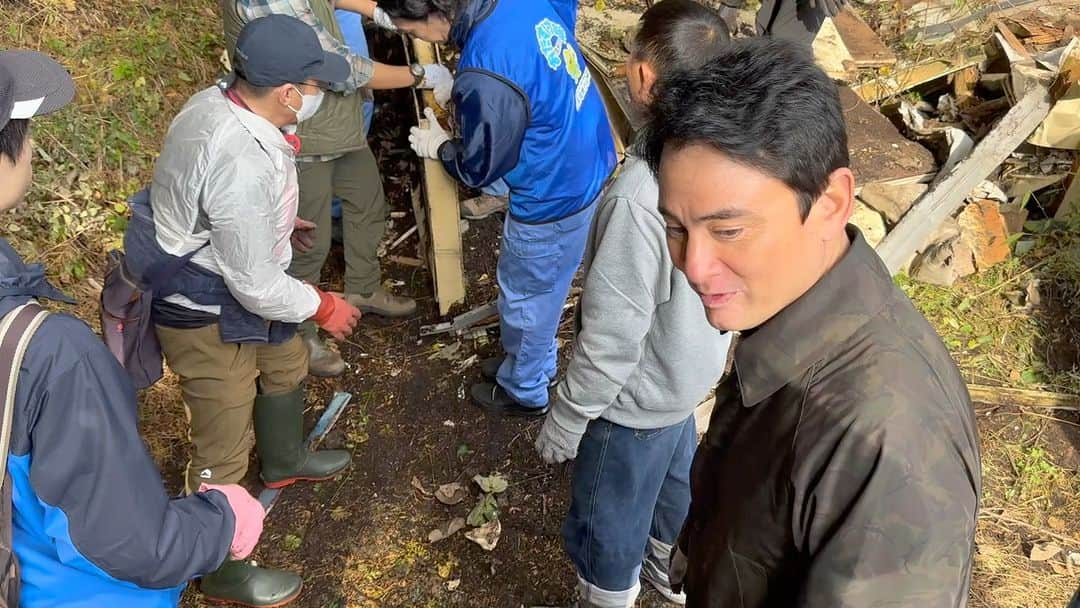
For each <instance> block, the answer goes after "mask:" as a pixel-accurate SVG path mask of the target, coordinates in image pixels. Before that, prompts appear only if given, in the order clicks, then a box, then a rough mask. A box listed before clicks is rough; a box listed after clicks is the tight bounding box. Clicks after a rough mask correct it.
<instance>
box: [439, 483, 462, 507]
mask: <svg viewBox="0 0 1080 608" xmlns="http://www.w3.org/2000/svg"><path fill="white" fill-rule="evenodd" d="M468 497H469V490H468V488H466V487H465V486H464V485H462V484H460V483H458V482H456V481H455V482H454V483H447V484H443V485H441V486H439V489H438V490H435V498H437V499H438V500H439V502H441V503H443V504H444V505H456V504H458V503H460V502H461V501H463V500H465V499H466V498H468Z"/></svg>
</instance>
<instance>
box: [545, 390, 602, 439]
mask: <svg viewBox="0 0 1080 608" xmlns="http://www.w3.org/2000/svg"><path fill="white" fill-rule="evenodd" d="M548 416H549V417H550V418H551V419H552V421H554V422H555V424H558V425H559V426H561V427H562V428H563V429H564V430H566V431H567V432H570V433H576V434H577V435H579V436H580V435H584V434H585V429H586V428H587V427H588V426H589V422H591V421H592V418H590V417H589V416H587V415H585V414H584V413H582V412H581V411H580V410H578V409H577V408H575V407H574V406H572V405H570V404H568V403H567V402H565V401H563V400H562V399H559V398H556V400H555V403H554V405H553V406H552V407H551V411H550V412H548Z"/></svg>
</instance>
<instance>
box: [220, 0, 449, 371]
mask: <svg viewBox="0 0 1080 608" xmlns="http://www.w3.org/2000/svg"><path fill="white" fill-rule="evenodd" d="M221 7H222V17H223V19H224V25H225V28H224V29H225V46H226V48H227V49H229V52H230V56H231V55H232V54H233V52H232V51H233V49H234V48H235V43H236V36H237V33H238V32H239V31H240V28H241V27H242V26H243V24H244V23H247V22H249V21H251V20H253V19H257V18H259V17H265V16H267V15H288V16H290V17H295V18H297V19H300V20H301V21H303V22H304V23H307V24H308V25H309V26H310V27H311V29H312V30H313V31H314V32H315V33H316V35H317V36H318V38H319V42H320V44H321V45H322V47H323V49H324V50H325V51H327V52H330V53H335V54H337V55H340V56H341V57H343V58H345V60H347V61H348V62H349V65H350V68H351V73H350V75H349V77H348V78H347V79H346V80H345V81H344V82H340V83H332V84H331V86H330V87H329V90H327V91H326V92H325V93H326V94H325V98H324V100H323V103H322V104H321V105H320V107H319V109H318V111H317V112H316V113H315V114H314V115H313V116H312V117H311V118H310V119H309V120H307V121H305V122H304V123H303V124H301V125H300V126H299V128H298V129H297V132H296V134H297V136H299V138H300V142H301V147H300V150H299V152H298V154H297V158H296V161H297V167H298V170H299V175H300V207H299V210H298V216H299V217H300V218H302V220H303V222H302V223H301V224H300V225H299V226H298V227H299V228H300V229H301V230H303V233H304V236H303V238H302V239H298V240H297V241H296V242H295V243H294V244H295V250H294V252H293V262H292V266H291V267H290V268H289V274H291V275H292V276H294V277H296V278H298V279H300V280H303V281H307V282H309V283H311V284H318V282H319V278H320V275H321V273H322V267H323V265H324V264H325V263H326V257H327V255H328V254H329V253H330V244H331V219H330V207H331V202H332V201H333V198H334V196H338V197H339V198H340V199H341V203H342V209H341V211H342V241H343V242H344V245H345V300H346V301H348V302H349V303H350V304H352V305H353V306H356V307H357V308H358V309H360V310H361V311H362V312H365V313H373V314H377V315H382V316H387V317H403V316H408V315H411V314H413V313H415V312H416V302H415V301H414V300H412V299H410V298H405V297H401V296H397V295H394V294H391V293H389V292H387V291H386V290H385V289H384V288H383V287H382V270H381V268H380V267H379V260H378V254H377V251H378V248H379V243H380V242H381V241H382V238H383V235H384V233H385V231H386V215H387V212H388V208H387V205H386V200H385V198H384V196H383V188H382V179H381V177H380V176H379V169H378V165H377V164H376V161H375V155H374V154H372V152H371V150H370V149H369V148H368V145H367V138H366V136H365V135H366V134H365V132H364V131H365V129H364V113H363V104H364V101H365V100H367V99H370V96H371V93H370V90H372V89H397V88H405V87H418V88H430V89H434V92H435V96H436V99H438V100H439V101H440V103H443V104H445V103H446V102H447V101H448V100H449V98H450V89H451V87H452V86H453V77H452V76H451V75H450V71H449V70H447V69H446V68H445V67H443V66H441V65H438V64H429V65H420V64H413V65H411V66H391V65H385V64H381V63H377V62H374V61H371V60H370V59H368V58H367V57H364V56H362V55H358V54H356V53H354V52H353V51H352V50H350V49H349V47H348V45H346V44H345V42H344V36H343V35H342V33H341V27H340V26H339V25H338V22H337V18H336V17H335V15H334V10H335V9H339V10H347V11H352V12H355V13H359V14H361V15H363V16H365V17H368V18H370V19H373V20H374V21H375V23H376V24H378V25H379V26H380V27H383V28H386V29H390V30H394V29H395V28H394V25H393V22H392V21H391V20H390V18H389V17H388V16H387V15H386V14H385V13H384V12H383V11H382V10H381V9H380V8H379V7H378V6H376V4H375V2H374V1H373V0H221ZM300 334H301V336H302V337H303V339H304V343H305V344H306V345H307V347H308V350H309V352H310V354H311V356H310V359H309V364H308V371H309V373H311V374H312V375H314V376H324V377H329V376H338V375H340V374H341V373H343V372H344V371H345V362H344V361H343V360H342V359H341V356H340V355H338V354H337V353H336V352H334V351H332V350H330V349H328V348H327V347H326V345H325V344H324V343H323V342H322V341H321V340H320V339H319V336H318V330H317V329H316V327H315V325H314V324H312V323H304V324H303V325H302V326H301V328H300Z"/></svg>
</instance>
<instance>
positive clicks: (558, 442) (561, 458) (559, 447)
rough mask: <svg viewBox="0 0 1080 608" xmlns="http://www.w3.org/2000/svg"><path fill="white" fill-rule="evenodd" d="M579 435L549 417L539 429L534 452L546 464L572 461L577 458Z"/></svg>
mask: <svg viewBox="0 0 1080 608" xmlns="http://www.w3.org/2000/svg"><path fill="white" fill-rule="evenodd" d="M581 435H582V433H575V432H574V431H571V430H569V429H567V428H565V427H563V425H561V424H559V423H558V421H556V420H555V418H553V417H552V416H550V415H549V416H548V417H547V418H546V419H544V426H543V427H541V428H540V436H539V437H537V438H536V452H537V453H538V454H540V458H541V459H542V460H543V461H544V462H546V463H548V464H559V463H560V462H566V461H567V460H573V459H575V458H577V450H578V445H579V444H580V443H581Z"/></svg>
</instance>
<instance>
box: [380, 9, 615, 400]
mask: <svg viewBox="0 0 1080 608" xmlns="http://www.w3.org/2000/svg"><path fill="white" fill-rule="evenodd" d="M378 5H379V8H381V9H383V10H384V11H385V12H386V14H387V15H389V17H390V19H391V21H392V22H393V23H394V25H395V26H396V27H397V28H398V29H399V30H400V31H402V32H404V33H406V34H410V35H413V36H416V37H419V38H422V39H424V40H427V41H429V42H439V43H443V42H452V43H454V44H455V45H456V46H458V47H459V48H461V58H460V60H459V62H458V73H457V78H456V79H455V81H454V86H453V89H452V91H451V96H452V100H453V104H454V117H455V119H456V120H455V122H456V124H457V125H458V127H459V129H460V136H459V137H451V136H450V135H449V134H448V133H447V132H446V131H445V130H444V129H443V128H442V126H441V125H440V124H439V122H438V121H437V120H435V115H434V113H432V112H430V109H429V112H428V124H427V125H426V126H424V127H422V128H421V127H415V128H413V130H412V132H411V134H410V137H409V141H410V143H411V144H412V147H413V150H415V151H416V153H417V154H418V155H420V156H422V157H425V158H430V159H437V160H439V161H441V162H442V165H443V166H444V167H445V168H446V170H447V172H449V173H450V175H451V176H453V177H454V178H455V179H457V180H458V181H460V182H462V183H463V184H465V185H466V186H469V187H472V188H482V187H484V186H488V185H490V184H492V183H494V182H496V181H498V180H499V179H500V178H502V179H503V180H504V181H505V182H506V184H507V185H508V186H509V187H510V213H509V214H508V215H507V218H506V222H505V225H504V228H503V240H502V245H501V252H500V255H499V267H498V273H497V280H498V283H499V300H498V308H499V319H500V326H501V327H500V329H501V339H502V347H503V350H504V351H505V353H506V355H505V357H495V358H492V359H488V360H486V361H484V362H483V364H482V365H481V373H482V374H483V376H484V377H485V380H484V381H483V382H480V383H478V384H475V385H473V386H472V388H471V390H470V395H471V397H472V400H473V402H474V403H475V404H477V405H478V406H479V407H481V408H483V409H485V410H487V411H490V412H494V413H498V414H504V415H515V416H542V415H544V414H545V413H546V412H547V410H548V388H549V385H550V384H551V383H552V381H553V380H554V378H555V375H556V371H557V369H556V366H557V363H558V357H557V353H558V343H557V341H556V338H555V336H556V332H557V330H558V326H559V320H560V318H561V317H562V310H563V305H564V304H565V302H566V297H567V295H568V294H569V291H570V283H571V281H572V280H573V278H574V274H575V272H576V271H577V268H578V266H579V265H580V264H581V259H582V255H583V253H584V250H585V241H586V238H587V236H588V232H589V225H590V223H591V221H592V217H593V213H594V211H595V209H596V205H595V204H594V203H595V201H596V200H597V198H598V197H599V196H600V193H601V191H602V190H603V188H604V185H605V183H606V182H607V180H608V177H609V176H610V175H611V172H612V170H613V169H614V168H615V164H616V156H615V145H614V140H613V138H612V134H611V127H610V123H609V122H608V117H607V113H606V111H605V109H604V104H603V101H602V100H601V98H600V94H599V92H598V91H597V89H596V86H595V85H594V84H593V82H592V77H591V75H590V74H589V70H588V67H587V66H586V64H585V58H584V56H583V55H582V54H581V50H580V48H578V45H577V42H576V40H575V39H574V26H575V24H576V22H577V2H576V1H575V0H551V1H547V0H543V1H537V0H499V1H497V0H379V3H378Z"/></svg>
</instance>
